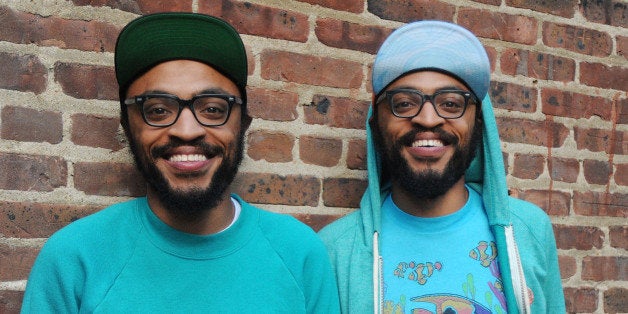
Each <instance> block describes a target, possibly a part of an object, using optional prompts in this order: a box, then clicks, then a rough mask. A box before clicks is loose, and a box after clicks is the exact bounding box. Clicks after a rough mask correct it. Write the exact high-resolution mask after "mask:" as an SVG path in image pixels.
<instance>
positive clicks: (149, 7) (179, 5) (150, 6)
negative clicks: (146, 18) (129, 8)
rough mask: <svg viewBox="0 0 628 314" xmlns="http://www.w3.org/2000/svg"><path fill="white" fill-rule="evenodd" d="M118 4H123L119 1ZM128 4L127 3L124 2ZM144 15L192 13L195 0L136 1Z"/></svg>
mask: <svg viewBox="0 0 628 314" xmlns="http://www.w3.org/2000/svg"><path fill="white" fill-rule="evenodd" d="M116 2H121V1H119V0H117V1H116ZM124 2H127V1H123V3H124ZM134 2H137V5H138V6H139V8H140V10H141V11H142V13H144V14H150V13H157V12H191V11H192V2H194V1H193V0H177V1H169V0H134Z"/></svg>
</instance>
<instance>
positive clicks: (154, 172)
mask: <svg viewBox="0 0 628 314" xmlns="http://www.w3.org/2000/svg"><path fill="white" fill-rule="evenodd" d="M128 138H129V145H130V147H131V151H132V152H133V159H134V160H135V166H136V167H137V169H138V170H139V171H140V172H141V173H142V175H143V177H144V179H145V180H146V182H147V183H148V185H149V186H150V188H151V189H152V190H153V191H154V192H155V195H156V196H157V198H158V199H159V201H160V202H161V204H162V205H163V206H164V208H165V209H166V210H168V211H169V212H171V213H172V214H174V215H176V216H180V217H186V216H187V217H195V216H196V215H198V214H201V213H203V212H206V211H209V210H211V209H213V208H215V207H216V206H217V205H218V203H220V201H221V200H222V199H223V197H224V195H225V191H226V190H227V188H228V187H229V185H231V182H232V181H233V179H234V178H235V176H236V174H237V172H238V167H239V166H240V163H241V162H242V158H243V151H244V131H241V132H240V134H239V135H238V142H237V144H236V148H235V150H234V152H233V154H231V157H230V156H228V155H227V154H226V152H225V150H224V149H223V148H222V147H219V146H215V145H210V144H207V143H205V142H204V141H202V139H199V140H196V141H194V142H183V141H181V140H177V139H173V140H171V141H170V142H169V143H168V144H166V145H163V146H158V147H154V148H153V149H151V151H150V154H151V156H152V158H153V159H154V160H156V159H157V158H159V157H161V156H163V155H164V154H165V153H166V152H167V151H169V150H170V149H172V148H174V147H178V146H182V145H186V146H194V147H197V148H198V149H200V151H201V154H204V155H205V156H220V155H222V156H223V161H222V163H221V164H220V166H219V167H218V169H216V172H215V173H214V175H213V177H212V179H211V183H210V184H209V186H207V187H204V188H203V187H200V186H195V187H192V188H188V189H176V188H173V187H172V186H171V185H170V184H169V183H168V180H167V179H166V177H165V176H164V175H163V173H161V171H159V169H158V168H157V167H156V166H155V163H154V162H152V161H151V160H150V159H149V158H148V156H146V154H144V153H143V151H142V150H141V149H140V148H139V146H138V144H137V142H136V140H135V139H134V138H133V137H130V136H129V137H128ZM195 176H197V175H194V174H191V175H189V177H190V178H193V177H195Z"/></svg>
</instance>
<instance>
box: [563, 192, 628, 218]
mask: <svg viewBox="0 0 628 314" xmlns="http://www.w3.org/2000/svg"><path fill="white" fill-rule="evenodd" d="M627 204H628V194H621V193H604V192H592V191H586V192H578V191H574V196H573V208H574V211H575V213H576V214H577V215H583V216H598V217H602V216H609V217H624V218H626V217H628V205H627Z"/></svg>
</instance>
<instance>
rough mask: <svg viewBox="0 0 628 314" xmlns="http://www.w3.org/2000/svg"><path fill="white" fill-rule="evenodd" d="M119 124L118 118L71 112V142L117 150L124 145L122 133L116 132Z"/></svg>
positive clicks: (124, 140)
mask: <svg viewBox="0 0 628 314" xmlns="http://www.w3.org/2000/svg"><path fill="white" fill-rule="evenodd" d="M119 126H120V118H109V117H102V116H93V115H87V114H81V113H79V114H73V115H72V142H73V143H74V144H77V145H84V146H91V147H101V148H106V149H110V150H112V151H118V150H120V149H122V148H124V147H125V146H126V139H125V137H124V134H123V133H122V132H118V129H119Z"/></svg>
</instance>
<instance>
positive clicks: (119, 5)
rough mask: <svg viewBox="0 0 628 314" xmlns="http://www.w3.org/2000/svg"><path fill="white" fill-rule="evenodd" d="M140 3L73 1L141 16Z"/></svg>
mask: <svg viewBox="0 0 628 314" xmlns="http://www.w3.org/2000/svg"><path fill="white" fill-rule="evenodd" d="M138 2H141V1H117V0H72V3H73V4H74V5H77V6H92V7H110V8H113V9H118V10H122V11H127V12H131V13H136V14H140V13H142V10H141V9H140V6H139V3H138ZM153 2H159V1H153ZM179 2H184V1H177V3H179Z"/></svg>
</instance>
